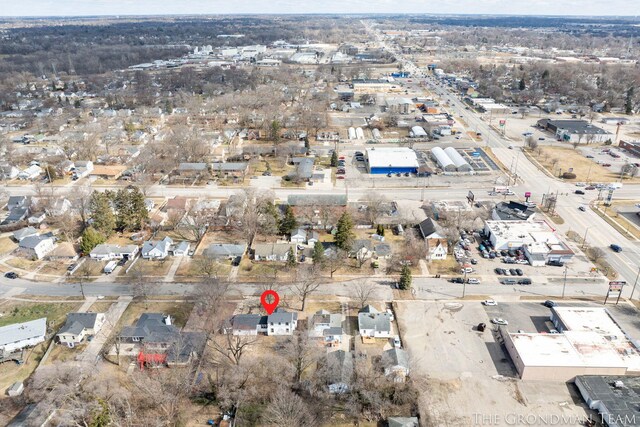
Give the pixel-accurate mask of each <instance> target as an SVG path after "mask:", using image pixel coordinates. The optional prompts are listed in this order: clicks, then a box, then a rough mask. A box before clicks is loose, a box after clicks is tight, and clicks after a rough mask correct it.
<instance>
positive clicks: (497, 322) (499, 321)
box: [491, 317, 509, 326]
mask: <svg viewBox="0 0 640 427" xmlns="http://www.w3.org/2000/svg"><path fill="white" fill-rule="evenodd" d="M491 323H493V324H494V325H502V326H507V325H508V324H509V322H507V321H506V320H504V319H502V318H500V317H494V318H493V319H491Z"/></svg>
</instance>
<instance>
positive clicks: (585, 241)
mask: <svg viewBox="0 0 640 427" xmlns="http://www.w3.org/2000/svg"><path fill="white" fill-rule="evenodd" d="M591 227H592V226H591V225H590V226H589V227H587V229H586V230H584V237H583V238H582V249H584V246H585V245H586V243H587V231H589V229H590V228H591Z"/></svg>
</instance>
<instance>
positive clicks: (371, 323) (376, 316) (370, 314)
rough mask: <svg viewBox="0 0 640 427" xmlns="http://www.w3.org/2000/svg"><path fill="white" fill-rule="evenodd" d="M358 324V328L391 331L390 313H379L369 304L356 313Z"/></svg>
mask: <svg viewBox="0 0 640 427" xmlns="http://www.w3.org/2000/svg"><path fill="white" fill-rule="evenodd" d="M358 326H359V328H360V329H373V330H375V331H382V332H391V315H390V314H389V313H386V312H384V313H380V312H378V311H377V310H376V309H375V308H373V307H372V306H370V305H369V306H367V307H365V308H364V309H362V310H360V312H359V313H358Z"/></svg>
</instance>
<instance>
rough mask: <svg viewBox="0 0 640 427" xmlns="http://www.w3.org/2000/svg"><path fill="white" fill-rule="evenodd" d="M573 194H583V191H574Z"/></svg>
mask: <svg viewBox="0 0 640 427" xmlns="http://www.w3.org/2000/svg"><path fill="white" fill-rule="evenodd" d="M574 193H576V194H584V191H582V190H576V191H574Z"/></svg>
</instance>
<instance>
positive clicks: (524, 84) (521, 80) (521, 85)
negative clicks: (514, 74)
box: [519, 77, 527, 90]
mask: <svg viewBox="0 0 640 427" xmlns="http://www.w3.org/2000/svg"><path fill="white" fill-rule="evenodd" d="M519 88H520V90H525V89H526V88H527V83H526V82H525V81H524V77H523V78H521V79H520V85H519Z"/></svg>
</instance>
